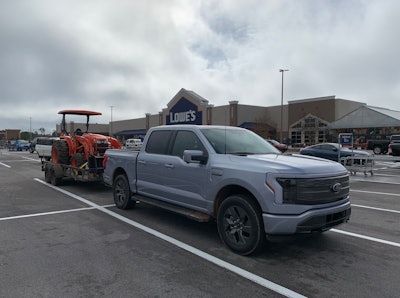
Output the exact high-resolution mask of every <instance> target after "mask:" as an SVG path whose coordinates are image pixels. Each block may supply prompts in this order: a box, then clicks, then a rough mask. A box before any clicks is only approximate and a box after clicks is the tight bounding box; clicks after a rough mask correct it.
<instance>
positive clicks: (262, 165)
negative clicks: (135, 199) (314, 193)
mask: <svg viewBox="0 0 400 298" xmlns="http://www.w3.org/2000/svg"><path fill="white" fill-rule="evenodd" d="M243 159H246V163H247V166H250V167H252V168H253V169H255V168H259V170H260V171H262V170H264V171H265V169H266V168H267V169H268V171H269V172H275V173H277V174H278V173H279V174H296V175H301V174H307V175H310V174H311V175H324V174H329V175H332V174H334V173H341V174H343V173H345V172H346V173H347V170H346V168H345V167H344V166H343V165H341V164H340V163H338V162H335V161H330V160H327V159H322V158H317V157H311V156H304V155H299V154H265V155H248V156H235V155H231V160H232V161H233V162H235V163H236V162H238V163H243V162H244V160H243ZM243 166H244V167H246V166H245V165H243Z"/></svg>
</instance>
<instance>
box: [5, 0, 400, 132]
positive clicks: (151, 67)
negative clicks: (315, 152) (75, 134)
mask: <svg viewBox="0 0 400 298" xmlns="http://www.w3.org/2000/svg"><path fill="white" fill-rule="evenodd" d="M0 4H1V6H0V130H1V129H11V128H16V129H22V130H25V131H29V128H30V127H31V128H32V130H33V131H34V130H38V129H39V128H41V127H43V128H45V129H46V132H49V133H50V132H52V131H53V130H54V129H55V125H56V124H57V123H59V122H60V117H59V115H57V112H58V111H59V110H62V109H90V110H94V111H99V112H102V113H103V116H97V117H98V118H93V122H97V123H108V121H109V120H110V116H111V115H110V114H111V108H110V106H113V109H112V110H113V120H124V119H132V118H139V117H144V115H145V113H152V114H157V113H158V112H159V111H161V110H162V109H163V108H166V105H167V103H168V102H169V101H170V100H171V99H172V98H173V96H174V95H175V94H176V93H177V92H178V91H179V90H180V89H181V88H185V89H188V90H192V91H194V92H196V93H198V94H199V95H201V96H202V97H204V98H206V99H208V100H209V102H210V104H213V105H214V106H220V105H226V104H228V101H230V100H238V101H239V103H240V104H249V105H262V106H272V105H280V100H281V73H280V72H279V69H280V68H284V69H289V71H288V72H285V74H284V102H285V103H286V102H287V101H288V100H296V99H304V98H312V97H320V96H329V95H336V97H337V98H344V99H350V100H356V101H360V102H365V103H367V104H369V105H373V106H379V107H385V108H389V109H394V110H400V58H399V56H400V34H399V28H400V1H397V0H393V1H391V0H379V1H376V0H375V1H374V0H365V1H363V0H354V1H352V0H332V1H329V0H325V1H322V0H321V1H317V0H297V1H289V0H287V1H286V0H239V1H234V0H215V1H214V0H206V1H201V0H198V1H197V0H186V1H185V0H159V1H156V0H154V1H151V0H119V1H112V0H77V1H75V0H66V1H53V0H35V1H32V0H25V1H24V0H17V1H16V0H0ZM349 112H350V111H349Z"/></svg>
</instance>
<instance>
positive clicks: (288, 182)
mask: <svg viewBox="0 0 400 298" xmlns="http://www.w3.org/2000/svg"><path fill="white" fill-rule="evenodd" d="M276 180H277V181H278V183H279V184H280V185H281V186H282V196H283V198H282V202H283V203H284V204H295V203H296V198H297V181H296V179H286V178H278V179H276Z"/></svg>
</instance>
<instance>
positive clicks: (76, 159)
mask: <svg viewBox="0 0 400 298" xmlns="http://www.w3.org/2000/svg"><path fill="white" fill-rule="evenodd" d="M84 163H85V156H84V155H83V154H82V153H75V154H73V155H72V156H71V166H73V167H75V168H79V167H80V166H81V165H83V164H84Z"/></svg>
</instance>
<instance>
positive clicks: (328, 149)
mask: <svg viewBox="0 0 400 298" xmlns="http://www.w3.org/2000/svg"><path fill="white" fill-rule="evenodd" d="M339 152H340V153H339ZM300 154H303V155H309V156H315V157H320V158H325V159H329V160H333V161H339V158H342V157H348V156H354V158H355V163H357V159H356V158H357V157H360V159H365V158H368V157H372V154H371V153H369V152H367V151H362V150H351V149H349V148H345V147H341V146H340V145H339V144H337V143H321V144H316V145H312V146H308V147H305V148H302V149H300ZM358 162H359V160H358Z"/></svg>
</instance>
